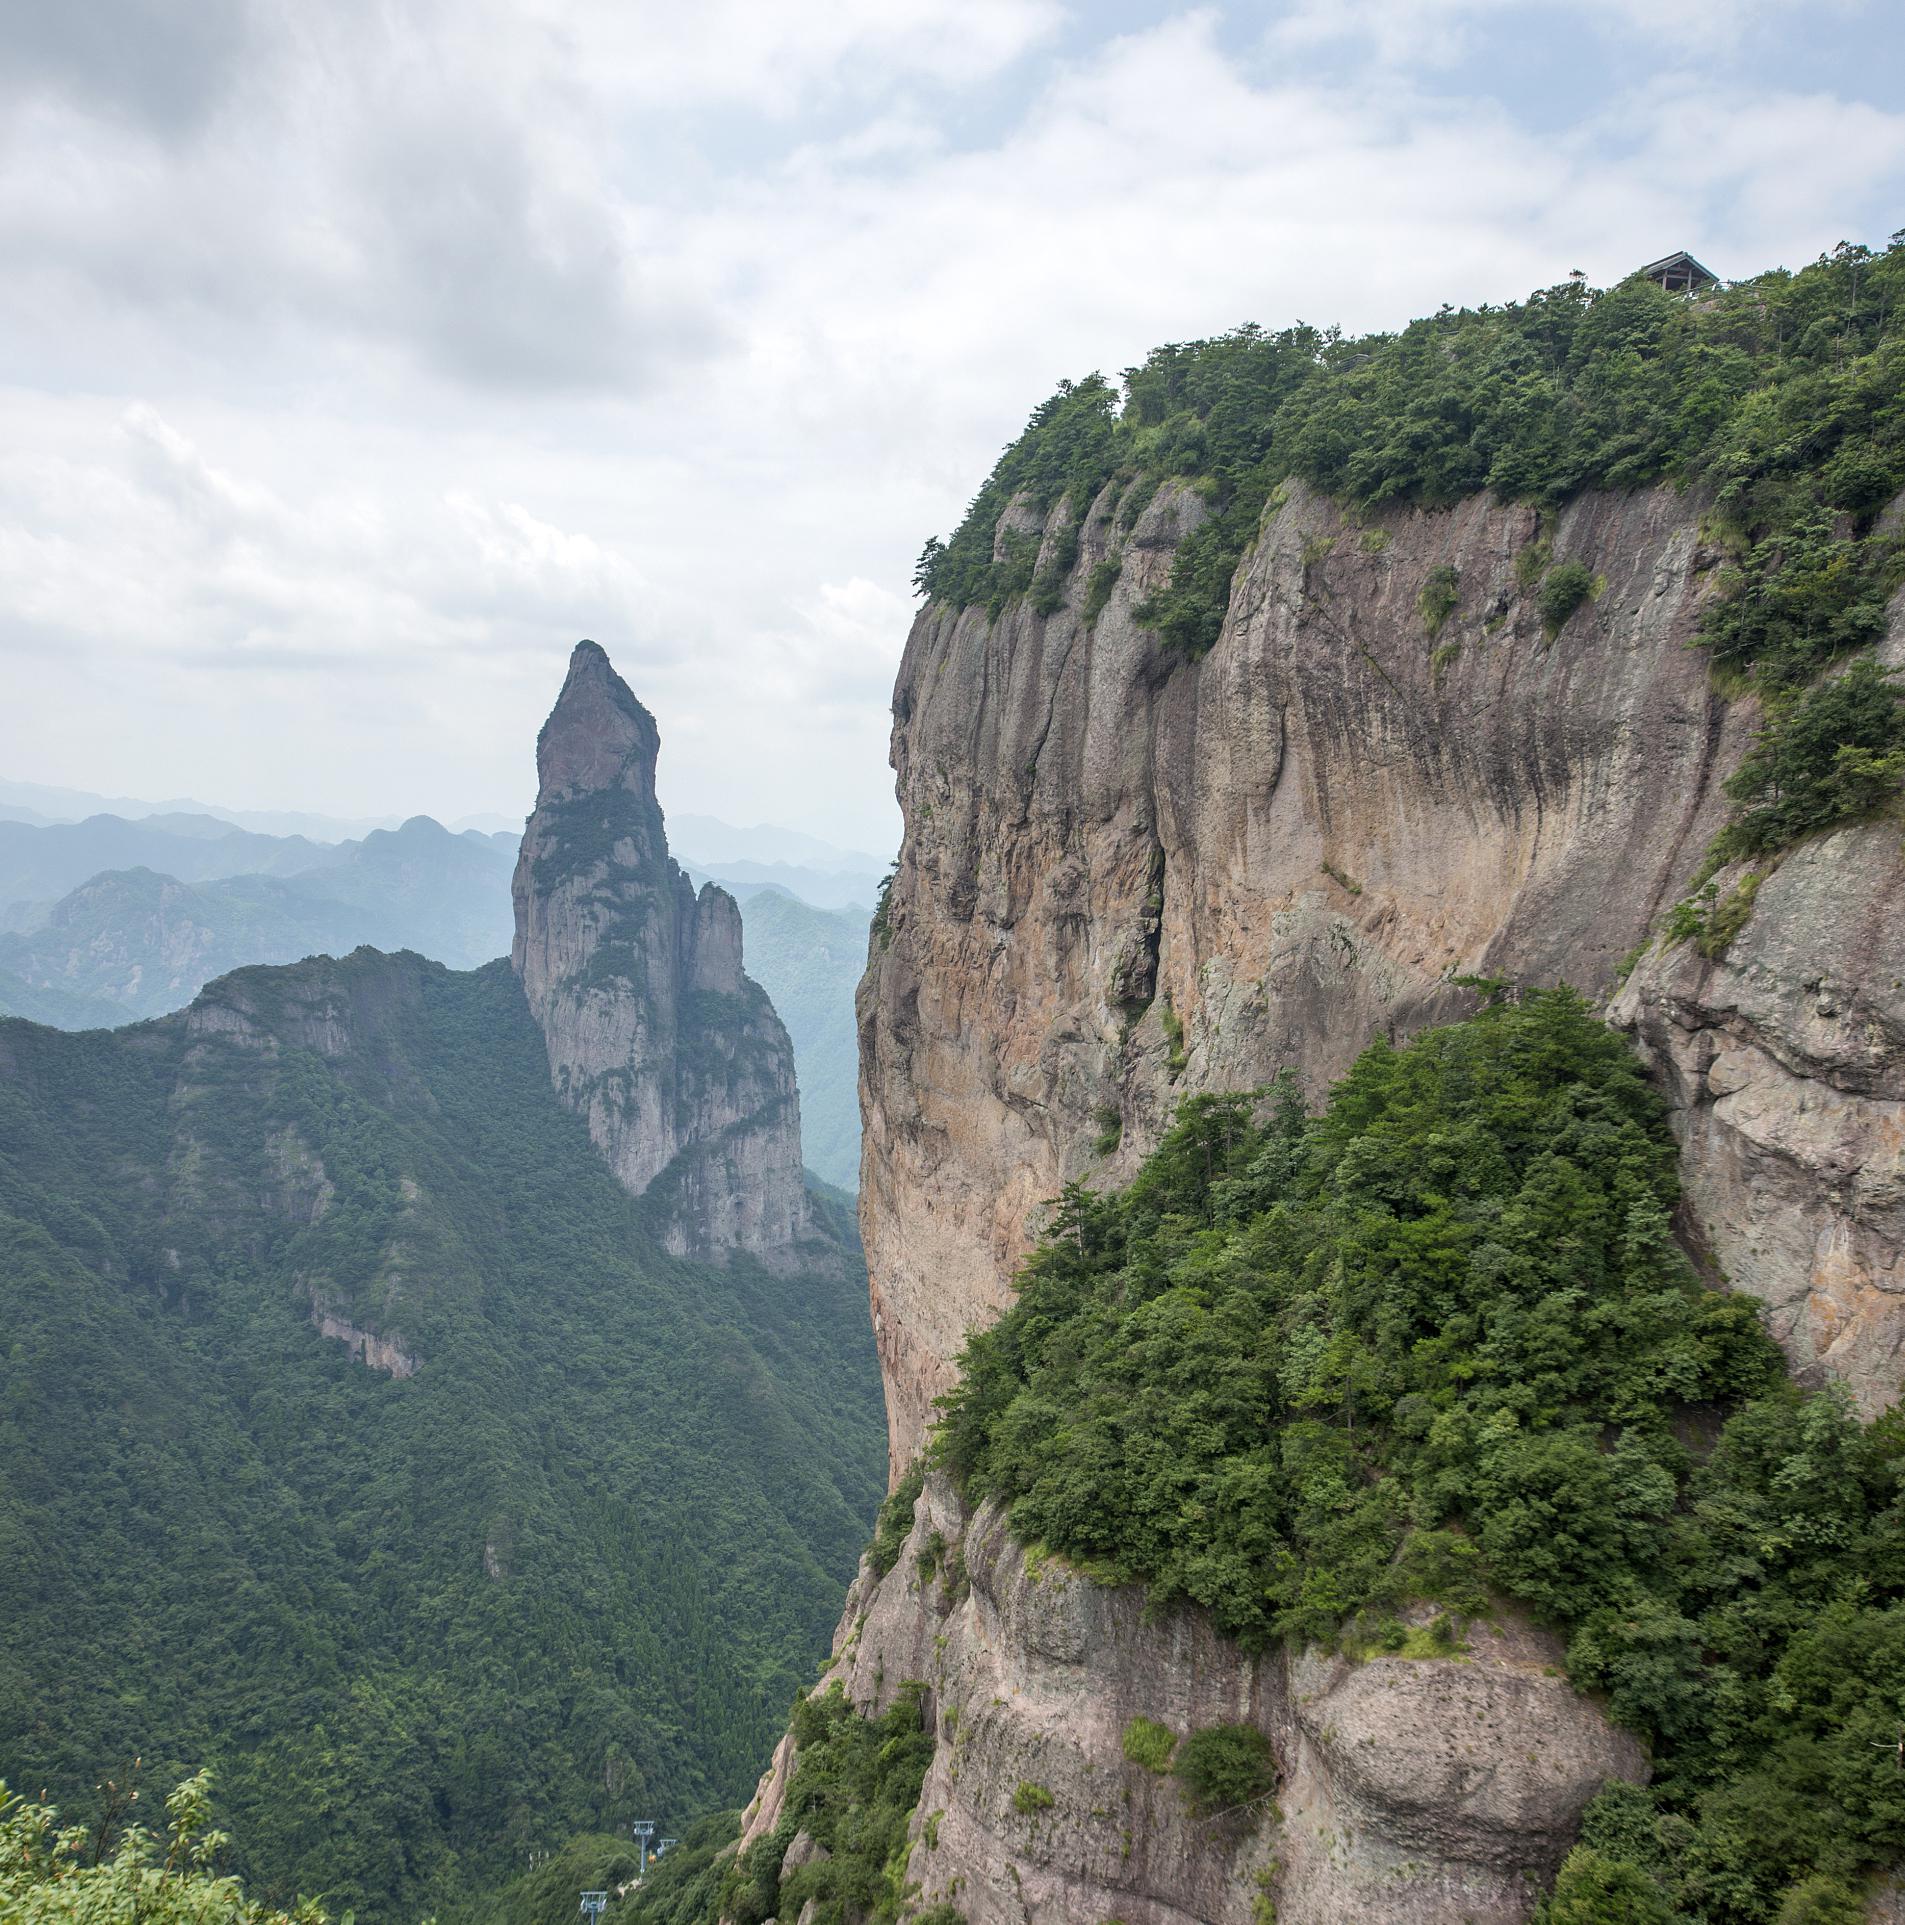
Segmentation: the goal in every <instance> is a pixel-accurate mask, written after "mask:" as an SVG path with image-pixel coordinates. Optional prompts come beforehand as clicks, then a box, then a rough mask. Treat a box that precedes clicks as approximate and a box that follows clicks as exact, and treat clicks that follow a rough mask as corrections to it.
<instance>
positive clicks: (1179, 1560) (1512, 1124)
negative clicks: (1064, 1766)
mask: <svg viewBox="0 0 1905 1925" xmlns="http://www.w3.org/2000/svg"><path fill="white" fill-rule="evenodd" d="M1674 1171H1675V1154H1674V1146H1673V1142H1672V1139H1671V1137H1670V1136H1669V1134H1668V1132H1667V1129H1666V1125H1665V1118H1664V1114H1663V1111H1662V1107H1661V1104H1660V1101H1659V1099H1658V1098H1657V1097H1656V1096H1655V1095H1654V1093H1653V1092H1652V1090H1651V1089H1650V1088H1649V1086H1648V1085H1647V1083H1646V1080H1645V1078H1644V1077H1643V1075H1642V1073H1641V1071H1640V1068H1639V1066H1638V1064H1637V1063H1636V1061H1635V1059H1634V1058H1633V1056H1632V1055H1631V1053H1630V1052H1629V1051H1628V1049H1627V1048H1626V1046H1625V1045H1624V1043H1623V1042H1622V1041H1621V1040H1620V1039H1619V1038H1618V1037H1617V1036H1615V1035H1614V1034H1613V1033H1612V1032H1611V1031H1609V1030H1608V1029H1606V1028H1605V1027H1603V1026H1602V1025H1601V1024H1600V1023H1599V1022H1597V1021H1596V1020H1595V1019H1594V1018H1593V1016H1592V1015H1591V1013H1590V1011H1589V1010H1588V1008H1587V1006H1586V1005H1585V1004H1584V1003H1583V1002H1582V1001H1581V1000H1580V999H1579V998H1578V997H1576V996H1574V995H1573V994H1572V993H1570V992H1568V991H1565V990H1557V991H1552V992H1547V993H1542V994H1534V995H1530V996H1528V997H1526V998H1525V999H1523V1000H1522V1001H1520V1002H1519V1003H1501V1004H1498V1005H1497V1006H1495V1007H1492V1008H1489V1009H1486V1010H1484V1011H1483V1012H1482V1013H1480V1014H1479V1015H1477V1016H1475V1017H1473V1018H1471V1019H1470V1020H1468V1021H1467V1022H1464V1023H1459V1024H1454V1025H1451V1026H1449V1027H1447V1028H1444V1029H1440V1030H1435V1031H1431V1032H1429V1033H1427V1034H1425V1035H1423V1036H1421V1037H1419V1038H1418V1039H1416V1040H1415V1041H1414V1042H1412V1043H1410V1044H1408V1045H1407V1046H1406V1047H1402V1048H1395V1047H1391V1046H1389V1045H1387V1044H1382V1043H1378V1044H1376V1045H1375V1046H1373V1047H1372V1048H1371V1049H1370V1050H1368V1051H1367V1052H1366V1053H1365V1054H1364V1055H1363V1057H1362V1058H1361V1059H1360V1060H1359V1061H1358V1062H1357V1064H1356V1066H1355V1067H1354V1069H1353V1070H1352V1071H1351V1072H1350V1074H1349V1076H1348V1077H1347V1078H1346V1079H1345V1080H1344V1081H1343V1083H1342V1084H1340V1085H1339V1086H1338V1088H1337V1089H1336V1091H1335V1092H1334V1094H1333V1096H1332V1099H1331V1102H1330V1104H1329V1107H1328V1109H1327V1111H1326V1112H1325V1113H1324V1114H1323V1115H1321V1116H1320V1117H1317V1118H1315V1119H1314V1120H1309V1119H1306V1118H1305V1117H1304V1115H1303V1112H1302V1108H1301V1106H1300V1104H1299V1103H1298V1102H1297V1100H1296V1098H1295V1096H1294V1093H1293V1092H1292V1091H1291V1090H1290V1089H1289V1088H1288V1087H1287V1086H1285V1087H1282V1088H1279V1089H1276V1090H1272V1091H1271V1092H1268V1093H1267V1094H1266V1095H1265V1096H1264V1097H1262V1098H1259V1099H1257V1100H1254V1101H1253V1100H1251V1099H1245V1098H1234V1097H1231V1098H1227V1097H1214V1096H1205V1097H1198V1098H1193V1099H1191V1100H1190V1101H1189V1102H1187V1103H1186V1104H1185V1105H1184V1106H1183V1107H1182V1109H1181V1111H1180V1117H1179V1121H1178V1123H1177V1126H1176V1127H1175V1128H1174V1129H1173V1130H1172V1131H1171V1132H1170V1134H1169V1135H1167V1136H1166V1138H1165V1139H1164V1141H1163V1143H1162V1144H1161V1145H1160V1146H1159V1148H1158V1150H1157V1151H1156V1152H1155V1153H1154V1154H1153V1156H1152V1157H1151V1158H1150V1159H1149V1160H1148V1162H1147V1163H1146V1165H1145V1167H1144V1169H1143V1170H1142V1171H1141V1173H1140V1174H1139V1175H1138V1177H1137V1178H1136V1179H1135V1180H1134V1181H1133V1182H1132V1183H1131V1185H1130V1186H1129V1187H1128V1188H1127V1189H1125V1190H1124V1191H1123V1192H1121V1193H1119V1194H1116V1195H1106V1196H1101V1195H1094V1194H1093V1193H1091V1192H1089V1191H1087V1190H1084V1189H1082V1188H1079V1187H1073V1188H1071V1189H1069V1190H1067V1191H1066V1193H1065V1195H1064V1197H1063V1199H1062V1202H1061V1205H1060V1207H1059V1209H1058V1212H1057V1214H1056V1217H1055V1220H1054V1222H1053V1224H1052V1227H1051V1230H1050V1232H1049V1234H1048V1236H1047V1238H1046V1240H1045V1241H1044V1242H1043V1243H1042V1244H1041V1246H1040V1247H1039V1248H1038V1250H1037V1251H1036V1252H1035V1253H1034V1254H1033V1256H1032V1257H1031V1258H1030V1259H1029V1260H1028V1262H1027V1264H1026V1266H1025V1268H1024V1271H1023V1273H1022V1275H1021V1278H1020V1286H1019V1292H1018V1296H1017V1300H1016V1302H1015V1303H1014V1304H1013V1306H1012V1307H1011V1308H1010V1309H1009V1310H1008V1311H1007V1313H1006V1314H1005V1315H1004V1317H1002V1318H1001V1319H1000V1321H999V1322H998V1323H997V1324H996V1325H994V1326H993V1327H992V1328H991V1329H990V1330H987V1331H984V1332H981V1333H979V1334H977V1335H975V1336H974V1337H972V1338H971V1339H970V1340H969V1342H968V1345H967V1349H966V1352H965V1359H964V1362H965V1375H964V1378H963V1380H962V1382H961V1384H960V1385H959V1387H958V1388H957V1390H956V1391H955V1392H954V1393H953V1394H952V1396H951V1397H950V1398H949V1399H948V1400H947V1407H946V1416H945V1421H944V1425H943V1428H942V1431H941V1434H940V1442H939V1445H938V1449H939V1451H940V1453H941V1455H942V1458H943V1460H944V1461H945V1462H946V1464H947V1465H948V1466H949V1467H950V1468H951V1469H952V1471H953V1472H954V1473H955V1475H956V1476H957V1477H958V1478H959V1479H960V1480H961V1482H962V1484H963V1486H964V1489H965V1491H966V1493H967V1495H968V1497H970V1498H972V1499H974V1500H977V1499H979V1498H982V1497H988V1496H991V1497H998V1498H1001V1499H1003V1500H1005V1501H1006V1502H1008V1503H1009V1504H1010V1506H1011V1521H1012V1525H1013V1529H1014V1531H1015V1533H1016V1534H1017V1535H1018V1536H1019V1538H1020V1539H1021V1540H1022V1541H1024V1542H1027V1543H1031V1544H1043V1545H1045V1546H1047V1547H1049V1548H1050V1549H1051V1550H1052V1551H1054V1552H1059V1553H1062V1554H1064V1555H1065V1556H1067V1557H1069V1558H1071V1559H1072V1560H1073V1561H1075V1562H1076V1563H1078V1564H1079V1565H1081V1566H1083V1567H1084V1568H1086V1569H1088V1570H1089V1571H1091V1572H1092V1573H1093V1574H1094V1575H1096V1576H1098V1577H1100V1578H1102V1579H1105V1580H1108V1581H1122V1580H1141V1581H1143V1582H1144V1583H1145V1584H1146V1585H1147V1586H1148V1587H1149V1589H1150V1593H1151V1597H1152V1601H1153V1603H1154V1604H1155V1605H1157V1606H1160V1607H1167V1606H1170V1605H1173V1604H1178V1603H1192V1604H1197V1605H1202V1606H1205V1607H1207V1608H1208V1609H1209V1610H1211V1611H1212V1612H1213V1614H1214V1615H1215V1617H1216V1619H1217V1621H1218V1623H1219V1624H1220V1626H1221V1627H1222V1628H1223V1629H1224V1630H1226V1631H1227V1632H1229V1633H1230V1634H1231V1635H1232V1636H1234V1637H1236V1638H1237V1639H1239V1640H1240V1641H1241V1642H1242V1643H1243V1644H1244V1645H1245V1646H1246V1647H1247V1648H1253V1649H1255V1648H1262V1647H1263V1646H1264V1645H1266V1644H1268V1643H1269V1642H1271V1641H1273V1640H1275V1639H1277V1638H1291V1639H1296V1640H1320V1641H1324V1642H1335V1641H1340V1642H1342V1643H1345V1644H1347V1645H1349V1646H1351V1647H1352V1648H1356V1647H1364V1648H1367V1647H1374V1648H1383V1647H1384V1646H1386V1645H1391V1644H1394V1643H1395V1642H1396V1638H1395V1637H1394V1635H1392V1634H1393V1633H1394V1632H1395V1631H1396V1629H1397V1620H1398V1617H1399V1614H1400V1613H1401V1612H1402V1610H1403V1607H1405V1606H1406V1605H1408V1604H1410V1603H1412V1602H1414V1601H1417V1600H1423V1599H1427V1600H1431V1601H1435V1602H1438V1603H1440V1604H1442V1605H1444V1606H1446V1607H1449V1608H1450V1609H1452V1610H1453V1611H1455V1612H1456V1613H1458V1614H1472V1615H1483V1614H1486V1613H1487V1612H1488V1611H1489V1610H1490V1609H1491V1608H1493V1601H1494V1600H1495V1599H1497V1598H1504V1597H1505V1598H1508V1599H1512V1600H1515V1601H1516V1602H1518V1603H1519V1604H1520V1605H1521V1606H1523V1607H1524V1608H1526V1609H1527V1610H1528V1611H1530V1612H1531V1613H1532V1614H1533V1615H1535V1616H1536V1617H1537V1618H1538V1619H1541V1620H1543V1621H1546V1622H1548V1623H1550V1624H1552V1625H1554V1626H1555V1627H1557V1628H1558V1629H1559V1630H1560V1631H1562V1632H1563V1634H1564V1635H1566V1636H1567V1638H1568V1639H1569V1647H1568V1662H1569V1669H1570V1674H1571V1675H1572V1677H1573V1678H1574V1679H1575V1681H1576V1683H1577V1684H1578V1685H1579V1686H1581V1687H1582V1688H1583V1689H1588V1690H1593V1691H1596V1692H1599V1693H1601V1694H1602V1695H1603V1696H1604V1699H1605V1701H1606V1703H1607V1705H1608V1708H1609V1710H1610V1712H1611V1714H1612V1715H1613V1716H1614V1717H1615V1718H1616V1719H1617V1720H1618V1721H1619V1722H1621V1723H1623V1724H1625V1725H1627V1726H1629V1727H1630V1728H1632V1729H1634V1730H1636V1731H1638V1732H1640V1733H1642V1734H1644V1735H1645V1737H1646V1738H1647V1739H1648V1741H1649V1743H1650V1745H1651V1747H1652V1751H1653V1756H1654V1765H1655V1773H1656V1776H1655V1780H1654V1784H1653V1786H1652V1788H1651V1790H1649V1791H1645V1792H1641V1791H1636V1790H1632V1789H1631V1788H1622V1789H1621V1790H1620V1791H1619V1792H1618V1793H1610V1794H1609V1797H1610V1798H1611V1799H1612V1800H1613V1801H1614V1803H1615V1805H1616V1806H1617V1807H1618V1814H1619V1815H1620V1816H1621V1817H1622V1823H1621V1824H1620V1825H1619V1826H1616V1825H1615V1824H1614V1823H1613V1822H1612V1820H1611V1819H1610V1820H1609V1821H1608V1822H1607V1823H1606V1824H1605V1825H1604V1826H1603V1829H1602V1832H1601V1834H1599V1835H1591V1836H1590V1837H1589V1840H1588V1842H1589V1843H1590V1844H1592V1845H1593V1846H1594V1847H1595V1849H1596V1850H1597V1851H1599V1852H1601V1853H1602V1854H1603V1855H1604V1856H1607V1857H1610V1858H1614V1859H1617V1860H1619V1862H1620V1863H1621V1864H1623V1865H1629V1866H1631V1867H1633V1868H1634V1870H1635V1871H1637V1872H1639V1873H1642V1874H1644V1876H1645V1878H1646V1879H1647V1880H1649V1881H1651V1882H1652V1884H1653V1885H1654V1886H1655V1887H1657V1888H1658V1893H1659V1894H1660V1895H1661V1897H1662V1901H1663V1902H1665V1903H1668V1904H1669V1905H1670V1908H1672V1909H1675V1910H1677V1911H1678V1912H1680V1913H1683V1914H1684V1915H1685V1916H1686V1917H1688V1918H1692V1919H1700V1920H1705V1921H1710V1922H1711V1925H1721V1922H1722V1921H1725V1922H1727V1925H1732V1922H1734V1921H1738V1922H1740V1925H1746V1922H1747V1921H1762V1920H1771V1919H1772V1918H1773V1917H1774V1916H1775V1915H1776V1913H1777V1912H1778V1909H1779V1906H1780V1905H1781V1904H1782V1903H1783V1902H1784V1900H1785V1896H1786V1895H1787V1894H1788V1893H1789V1892H1790V1891H1791V1890H1793V1889H1794V1888H1796V1887H1797V1886H1799V1885H1800V1884H1801V1883H1802V1882H1803V1881H1804V1880H1806V1879H1809V1878H1815V1877H1824V1878H1839V1879H1845V1878H1853V1877H1856V1876H1857V1875H1859V1873H1860V1872H1861V1871H1862V1870H1863V1869H1864V1868H1866V1867H1869V1866H1872V1865H1875V1864H1878V1863H1881V1862H1883V1861H1885V1860H1887V1859H1889V1858H1892V1857H1896V1856H1897V1855H1898V1854H1899V1852H1900V1851H1901V1849H1902V1848H1905V1773H1901V1772H1900V1771H1899V1769H1898V1766H1897V1761H1896V1759H1895V1757H1894V1756H1893V1754H1892V1751H1891V1749H1890V1748H1889V1747H1890V1745H1891V1744H1892V1742H1893V1740H1894V1739H1895V1738H1896V1734H1897V1729H1898V1723H1899V1717H1900V1708H1901V1705H1905V1423H1902V1422H1901V1421H1900V1420H1899V1419H1897V1418H1894V1417H1887V1418H1883V1419H1880V1420H1879V1421H1877V1422H1875V1423H1873V1424H1870V1425H1861V1424H1860V1423H1859V1421H1858V1420H1857V1418H1856V1417H1855V1416H1854V1414H1853V1413H1852V1411H1851V1410H1850V1408H1849V1406H1848V1404H1847V1402H1846V1400H1845V1398H1844V1396H1843V1394H1842V1393H1840V1392H1837V1391H1826V1392H1816V1393H1806V1392H1802V1391H1800V1390H1798V1389H1796V1388H1795V1387H1793V1386H1792V1385H1791V1384H1789V1383H1788V1382H1787V1381H1786V1380H1785V1377H1784V1373H1783V1368H1782V1366H1781V1363H1780V1359H1779V1356H1778V1353H1777V1351H1776V1349H1775V1348H1774V1346H1773V1345H1772V1343H1771V1341H1770V1339H1768V1338H1767V1337H1766V1335H1765V1334H1764V1333H1763V1331H1762V1330H1761V1328H1760V1326H1759V1321H1758V1316H1757V1312H1756V1309H1755V1307H1754V1306H1753V1305H1752V1304H1751V1303H1750V1302H1748V1301H1747V1300H1745V1299H1743V1298H1738V1297H1730V1296H1725V1295H1721V1294H1719V1293H1717V1292H1714V1291H1711V1290H1708V1289H1706V1288H1704V1287H1703V1286H1702V1285H1701V1284H1700V1283H1699V1282H1698V1281H1697V1279H1696V1278H1695V1276H1694V1274H1693V1272H1692V1270H1691V1268H1690V1266H1689V1264H1688V1262H1687V1260H1686V1258H1685V1257H1684V1256H1683V1255H1682V1254H1681V1252H1680V1250H1679V1247H1678V1245H1677V1244H1676V1243H1675V1241H1674V1238H1673V1234H1672V1230H1671V1222H1670V1219H1671V1211H1672V1209H1673V1206H1674V1202H1675V1196H1676V1190H1675V1174H1674ZM1188 1749H1189V1741H1187V1743H1186V1746H1185V1747H1184V1748H1182V1749H1181V1750H1180V1754H1179V1761H1180V1769H1182V1768H1183V1762H1182V1761H1183V1757H1184V1752H1185V1751H1186V1750H1188ZM1637 1841H1638V1842H1637ZM1649 1853H1652V1854H1653V1855H1652V1856H1649ZM1588 1869H1592V1868H1591V1867H1590V1868H1588ZM1587 1875H1588V1872H1587V1870H1583V1871H1581V1872H1580V1873H1579V1878H1580V1879H1585V1878H1586V1877H1587ZM1596 1876H1598V1873H1597V1874H1596ZM1615 1882H1616V1883H1618V1884H1622V1885H1631V1884H1632V1883H1633V1880H1632V1878H1631V1877H1630V1876H1629V1875H1628V1874H1627V1873H1622V1874H1621V1875H1620V1877H1619V1878H1618V1879H1617V1880H1616V1881H1615ZM1562 1915H1563V1916H1575V1915H1579V1916H1587V1915H1588V1914H1587V1913H1585V1912H1570V1913H1565V1914H1562ZM1634 1915H1635V1916H1636V1917H1641V1916H1650V1915H1651V1914H1648V1913H1646V1912H1644V1911H1642V1912H1636V1913H1635V1914H1634Z"/></svg>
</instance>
